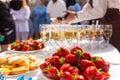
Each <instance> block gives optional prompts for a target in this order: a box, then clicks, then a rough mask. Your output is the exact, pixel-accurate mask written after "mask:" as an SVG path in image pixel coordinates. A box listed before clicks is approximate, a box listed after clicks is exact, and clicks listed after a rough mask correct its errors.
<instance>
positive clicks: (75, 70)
mask: <svg viewBox="0 0 120 80" xmlns="http://www.w3.org/2000/svg"><path fill="white" fill-rule="evenodd" d="M67 71H68V72H70V73H71V74H73V75H74V74H79V69H78V68H77V67H75V66H71V67H69V68H68V70H67Z"/></svg>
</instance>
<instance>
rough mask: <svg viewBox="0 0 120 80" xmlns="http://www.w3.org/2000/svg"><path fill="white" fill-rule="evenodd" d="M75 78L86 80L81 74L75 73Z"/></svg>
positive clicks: (76, 79) (75, 79)
mask: <svg viewBox="0 0 120 80" xmlns="http://www.w3.org/2000/svg"><path fill="white" fill-rule="evenodd" d="M74 80H85V78H84V76H82V75H79V74H75V75H74Z"/></svg>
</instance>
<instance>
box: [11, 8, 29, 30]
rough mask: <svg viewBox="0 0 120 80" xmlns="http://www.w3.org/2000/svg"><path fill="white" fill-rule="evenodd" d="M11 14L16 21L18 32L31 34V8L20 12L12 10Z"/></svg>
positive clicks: (22, 9)
mask: <svg viewBox="0 0 120 80" xmlns="http://www.w3.org/2000/svg"><path fill="white" fill-rule="evenodd" d="M10 13H11V14H12V15H13V17H14V20H15V24H16V32H29V24H28V20H29V18H30V8H29V6H26V7H25V8H21V9H20V10H18V11H16V10H13V9H11V11H10Z"/></svg>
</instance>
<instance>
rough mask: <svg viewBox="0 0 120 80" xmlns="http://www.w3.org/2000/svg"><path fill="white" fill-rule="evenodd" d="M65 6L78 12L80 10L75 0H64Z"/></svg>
mask: <svg viewBox="0 0 120 80" xmlns="http://www.w3.org/2000/svg"><path fill="white" fill-rule="evenodd" d="M66 7H67V9H68V10H71V11H75V12H78V11H80V10H81V6H80V4H79V3H78V2H76V0H66Z"/></svg>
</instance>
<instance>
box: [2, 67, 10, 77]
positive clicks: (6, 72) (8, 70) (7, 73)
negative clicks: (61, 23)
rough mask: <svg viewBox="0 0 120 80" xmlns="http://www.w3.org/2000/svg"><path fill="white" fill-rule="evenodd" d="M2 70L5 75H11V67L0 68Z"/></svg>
mask: <svg viewBox="0 0 120 80" xmlns="http://www.w3.org/2000/svg"><path fill="white" fill-rule="evenodd" d="M0 72H2V73H3V74H4V75H6V76H7V75H9V74H10V69H9V68H0Z"/></svg>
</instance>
